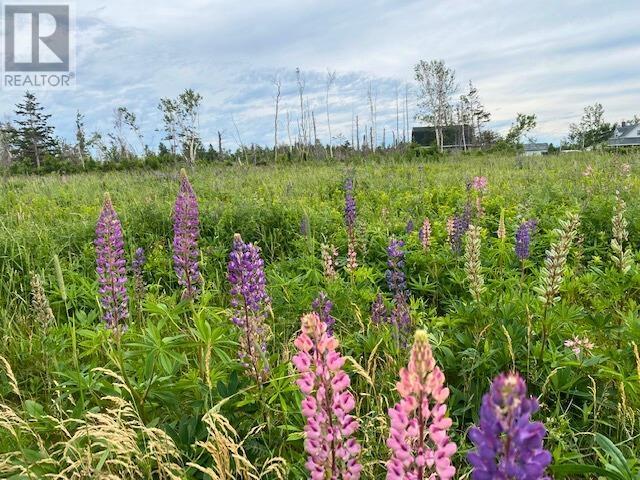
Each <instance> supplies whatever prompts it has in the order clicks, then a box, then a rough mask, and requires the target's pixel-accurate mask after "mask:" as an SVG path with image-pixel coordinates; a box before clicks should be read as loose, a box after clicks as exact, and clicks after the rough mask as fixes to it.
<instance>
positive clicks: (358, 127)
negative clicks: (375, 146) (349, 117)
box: [356, 115, 360, 151]
mask: <svg viewBox="0 0 640 480" xmlns="http://www.w3.org/2000/svg"><path fill="white" fill-rule="evenodd" d="M358 122H359V120H358V115H356V150H358V151H360V124H359V123H358Z"/></svg>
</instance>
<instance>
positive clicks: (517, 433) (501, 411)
mask: <svg viewBox="0 0 640 480" xmlns="http://www.w3.org/2000/svg"><path fill="white" fill-rule="evenodd" d="M537 410H538V401H537V400H536V399H535V398H534V397H527V386H526V384H525V382H524V380H523V379H522V377H520V375H519V374H518V373H507V374H501V375H499V376H498V377H496V378H495V379H494V381H493V383H492V384H491V388H490V390H489V393H487V394H486V395H485V396H484V397H483V398H482V407H481V408H480V426H479V427H474V428H472V429H471V430H470V431H469V438H470V440H471V441H472V442H473V444H474V445H475V447H476V450H475V451H473V452H470V453H469V454H468V457H467V458H468V459H469V463H471V465H472V466H473V473H472V478H473V480H492V479H505V480H508V479H514V480H540V479H546V478H548V477H546V476H545V469H546V468H547V466H548V465H549V464H550V463H551V460H552V457H551V454H550V453H549V452H548V451H547V450H545V449H544V448H543V440H544V436H545V434H546V430H545V428H544V425H543V424H542V423H541V422H531V415H533V414H534V413H535V412H536V411H537Z"/></svg>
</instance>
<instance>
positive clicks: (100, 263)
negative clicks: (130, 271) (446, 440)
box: [95, 193, 129, 330]
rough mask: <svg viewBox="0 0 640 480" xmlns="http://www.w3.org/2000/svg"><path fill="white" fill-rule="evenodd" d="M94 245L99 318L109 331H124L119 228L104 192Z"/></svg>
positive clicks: (126, 303)
mask: <svg viewBox="0 0 640 480" xmlns="http://www.w3.org/2000/svg"><path fill="white" fill-rule="evenodd" d="M95 246H96V272H97V273H98V283H99V285H100V287H99V289H98V293H99V294H100V304H101V305H102V310H103V313H102V318H103V319H104V321H105V322H106V324H107V326H108V327H109V328H112V329H114V330H118V329H120V328H122V329H124V328H126V324H125V322H126V320H127V319H128V318H129V296H128V295H127V287H126V284H127V267H126V265H127V261H126V260H125V258H124V238H123V235H122V225H121V224H120V219H119V218H118V214H117V213H116V211H115V210H114V208H113V204H112V203H111V197H110V196H109V194H108V193H105V195H104V204H103V206H102V211H101V212H100V217H99V218H98V222H97V224H96V240H95Z"/></svg>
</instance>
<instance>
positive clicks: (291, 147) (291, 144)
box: [287, 110, 293, 153]
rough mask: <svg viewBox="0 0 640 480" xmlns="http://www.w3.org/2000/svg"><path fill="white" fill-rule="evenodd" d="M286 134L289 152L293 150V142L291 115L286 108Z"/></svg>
mask: <svg viewBox="0 0 640 480" xmlns="http://www.w3.org/2000/svg"><path fill="white" fill-rule="evenodd" d="M287 136H288V137H289V153H291V152H293V142H292V141H291V117H290V115H289V110H287Z"/></svg>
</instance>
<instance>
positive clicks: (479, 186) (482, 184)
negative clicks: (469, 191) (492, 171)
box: [471, 177, 489, 192]
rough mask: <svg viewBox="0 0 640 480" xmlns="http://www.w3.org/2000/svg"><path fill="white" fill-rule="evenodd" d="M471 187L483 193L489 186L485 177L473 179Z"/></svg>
mask: <svg viewBox="0 0 640 480" xmlns="http://www.w3.org/2000/svg"><path fill="white" fill-rule="evenodd" d="M471 185H472V187H473V189H474V190H476V191H478V192H483V191H484V190H486V188H487V186H488V185H489V181H488V180H487V177H474V178H473V183H472V184H471Z"/></svg>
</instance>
